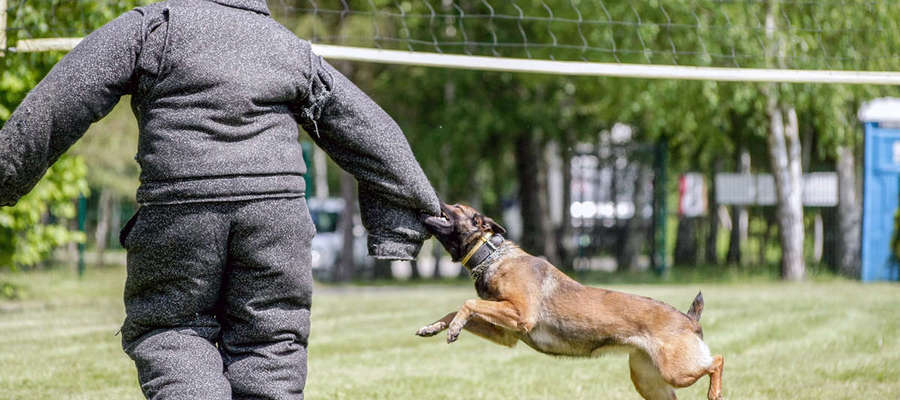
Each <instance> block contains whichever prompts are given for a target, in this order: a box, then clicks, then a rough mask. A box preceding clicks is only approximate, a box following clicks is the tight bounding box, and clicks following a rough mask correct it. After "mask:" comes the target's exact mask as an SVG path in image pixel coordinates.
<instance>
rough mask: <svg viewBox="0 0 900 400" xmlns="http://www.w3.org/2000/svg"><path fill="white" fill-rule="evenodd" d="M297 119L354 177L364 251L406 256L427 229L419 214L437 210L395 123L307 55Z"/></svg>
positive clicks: (432, 194) (434, 197)
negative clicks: (305, 85)
mask: <svg viewBox="0 0 900 400" xmlns="http://www.w3.org/2000/svg"><path fill="white" fill-rule="evenodd" d="M309 59H310V61H309V65H310V71H311V72H310V73H309V74H308V76H309V79H310V80H311V81H310V82H309V84H308V91H307V93H305V96H303V103H304V104H302V105H298V109H299V111H298V117H299V118H298V119H299V121H300V123H301V124H302V125H303V127H304V129H306V130H307V132H309V133H310V136H311V137H312V138H313V140H315V141H316V143H317V144H318V145H319V146H320V147H321V148H322V149H324V150H325V151H326V152H327V153H328V154H329V155H330V156H331V158H332V159H334V160H335V162H337V163H338V165H340V166H341V168H343V169H345V170H346V171H347V172H349V173H351V174H353V176H354V177H356V179H357V181H358V182H359V203H360V212H361V214H362V222H363V225H364V226H365V227H366V230H368V232H369V240H368V244H369V254H370V255H372V256H374V257H376V258H383V259H400V260H411V259H413V258H415V256H416V254H418V252H419V248H420V247H421V245H422V242H423V241H424V240H425V239H427V238H428V233H427V231H426V230H425V227H424V225H423V224H422V222H421V221H420V215H421V214H423V213H425V214H430V215H438V214H440V206H439V203H438V198H437V195H436V194H435V192H434V189H433V188H432V186H431V184H430V183H429V181H428V178H427V177H426V176H425V173H424V172H423V171H422V168H421V167H420V166H419V163H418V162H417V161H416V158H415V156H414V155H413V152H412V150H411V149H410V146H409V143H408V142H407V141H406V137H405V136H404V135H403V132H402V131H401V130H400V127H399V126H398V125H397V123H396V122H394V120H393V119H392V118H391V117H390V116H389V115H388V114H387V113H386V112H385V111H384V110H382V109H381V108H380V107H379V106H378V105H377V104H375V102H374V101H372V99H370V98H369V97H368V96H366V94H365V93H363V92H362V90H360V89H359V88H357V87H356V85H354V84H353V83H352V82H350V80H349V79H347V78H346V77H344V76H343V75H341V73H340V72H338V71H337V70H336V69H334V67H332V66H331V65H329V64H328V63H327V62H325V61H324V60H322V59H321V58H320V57H318V56H316V55H314V54H312V52H311V51H310V57H309Z"/></svg>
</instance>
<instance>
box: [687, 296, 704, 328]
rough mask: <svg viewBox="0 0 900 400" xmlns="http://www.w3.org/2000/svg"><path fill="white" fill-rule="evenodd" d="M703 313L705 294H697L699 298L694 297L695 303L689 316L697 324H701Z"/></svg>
mask: <svg viewBox="0 0 900 400" xmlns="http://www.w3.org/2000/svg"><path fill="white" fill-rule="evenodd" d="M701 313H703V292H697V297H694V302H693V303H691V308H690V309H688V312H687V316H688V317H690V318H691V319H692V320H694V321H696V322H700V314H701Z"/></svg>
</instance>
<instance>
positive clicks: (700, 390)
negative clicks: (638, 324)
mask: <svg viewBox="0 0 900 400" xmlns="http://www.w3.org/2000/svg"><path fill="white" fill-rule="evenodd" d="M123 281H124V269H123V268H110V269H104V270H89V271H88V273H87V275H86V276H85V277H84V278H83V279H81V280H79V279H78V278H77V277H75V276H74V274H73V273H72V272H71V271H69V270H55V271H49V272H27V273H4V274H0V282H6V283H7V284H8V285H7V286H6V289H5V290H4V291H5V292H8V293H9V292H13V291H15V292H17V298H14V299H5V300H0V399H27V400H38V399H53V400H56V399H117V400H118V399H139V398H141V395H140V391H139V390H138V386H137V380H136V376H135V371H134V367H133V365H132V364H131V361H130V360H129V359H128V358H127V357H126V356H125V355H124V353H122V351H121V350H120V347H119V339H120V338H119V337H118V336H116V331H117V330H118V326H119V324H120V323H121V320H122V318H123V308H122V300H121V292H122V285H123ZM9 284H11V285H12V286H9ZM13 287H15V288H16V290H12V289H11V288H13ZM608 287H609V288H612V289H616V290H622V291H627V292H632V293H639V294H642V295H647V296H652V297H655V298H658V299H661V300H664V301H666V302H669V303H671V304H673V305H675V306H676V307H677V308H679V309H685V308H687V306H688V304H689V302H690V301H691V299H692V298H693V296H694V295H695V294H696V292H697V290H698V289H702V290H703V293H704V298H705V299H706V309H705V311H704V313H703V319H702V322H703V328H704V331H705V334H706V340H707V343H708V344H709V346H710V348H711V349H712V350H713V352H714V353H719V354H724V356H725V375H724V377H725V384H724V387H725V397H726V398H730V399H897V398H900V338H898V336H900V286H898V285H895V284H894V285H891V284H860V283H856V282H848V281H833V280H832V281H828V282H818V283H805V284H782V283H766V282H762V283H759V282H755V283H751V284H732V283H715V284H714V283H704V284H678V285H658V284H656V285H630V286H626V285H614V286H608ZM473 296H474V290H472V289H471V287H470V286H468V285H458V286H454V285H439V286H428V287H415V286H410V287H402V288H398V287H378V288H366V287H357V286H352V287H339V288H336V287H324V286H320V287H317V292H316V294H315V297H314V304H313V329H312V337H311V344H310V374H309V380H308V384H307V393H308V394H307V398H308V399H638V398H639V397H638V395H637V393H636V392H635V391H634V389H633V388H632V386H631V381H630V380H629V379H628V369H627V360H626V358H625V356H617V355H611V356H607V357H604V358H599V359H567V358H554V357H550V356H545V355H542V354H538V353H536V352H534V351H532V350H531V349H529V348H528V347H527V346H525V345H521V344H520V345H519V346H517V347H516V348H514V349H508V348H504V347H500V346H496V345H493V344H491V343H489V342H487V341H485V340H482V339H480V338H477V337H474V336H472V335H471V334H467V333H465V332H464V333H463V335H462V336H461V337H460V340H459V341H458V342H456V343H454V344H452V345H447V344H446V343H445V341H444V336H438V337H434V338H428V339H423V338H418V337H416V336H414V335H413V332H414V331H415V330H416V329H417V328H418V327H420V326H422V325H424V324H426V323H429V322H432V321H433V320H434V319H436V318H438V317H440V316H443V315H444V314H445V313H446V312H448V311H451V310H453V309H455V308H456V307H458V306H459V305H460V304H461V303H462V302H463V301H464V300H465V299H467V298H470V297H473ZM707 382H708V381H707V379H705V378H704V379H703V380H701V381H700V382H698V383H697V384H695V385H694V386H693V387H690V388H687V389H682V390H680V391H679V392H678V394H679V396H680V397H681V398H683V399H701V398H705V393H706V385H707Z"/></svg>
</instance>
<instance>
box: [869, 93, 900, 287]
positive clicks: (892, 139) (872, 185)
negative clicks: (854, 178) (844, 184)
mask: <svg viewBox="0 0 900 400" xmlns="http://www.w3.org/2000/svg"><path fill="white" fill-rule="evenodd" d="M859 119H860V121H862V122H863V124H865V130H866V133H865V163H864V168H865V176H864V180H863V187H864V190H863V227H862V274H861V275H862V276H861V279H862V280H863V281H864V282H869V281H886V280H890V281H896V280H898V264H897V260H896V259H894V257H892V252H891V235H892V234H893V233H894V213H895V212H896V211H897V206H898V196H900V99H896V98H884V99H877V100H873V101H871V102H869V103H866V104H864V105H863V106H862V108H861V109H860V110H859Z"/></svg>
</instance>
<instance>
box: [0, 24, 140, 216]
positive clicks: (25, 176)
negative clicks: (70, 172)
mask: <svg viewBox="0 0 900 400" xmlns="http://www.w3.org/2000/svg"><path fill="white" fill-rule="evenodd" d="M142 23H143V16H142V13H141V12H140V11H138V10H135V11H131V12H128V13H126V14H123V15H122V16H120V17H119V18H117V19H115V20H114V21H112V22H110V23H108V24H106V25H104V26H103V27H102V28H100V29H98V30H96V31H94V32H93V33H92V34H90V35H89V36H88V37H86V38H85V39H84V40H82V42H81V43H80V44H79V45H78V46H76V47H75V49H73V50H72V51H71V52H70V53H69V54H67V55H66V56H65V57H63V59H62V60H61V61H60V62H59V63H57V64H56V66H54V67H53V69H52V70H51V71H50V73H49V74H48V75H47V76H46V77H45V78H44V79H43V80H42V81H41V82H40V83H39V84H38V85H37V86H36V87H35V88H34V90H32V91H31V92H30V93H29V94H28V96H26V97H25V100H23V101H22V103H21V104H20V105H19V107H18V108H17V109H16V111H15V112H13V114H12V116H11V117H10V118H9V120H8V121H6V123H5V124H3V128H2V129H0V206H6V205H14V204H15V203H16V202H17V201H18V199H19V198H20V197H21V196H23V195H24V194H25V193H28V192H29V191H30V190H31V188H33V187H34V185H35V184H37V182H38V180H40V178H41V176H43V175H44V173H45V172H46V171H47V169H48V168H50V166H51V165H52V164H53V163H54V162H55V161H56V160H57V159H58V158H59V156H60V155H61V154H62V153H63V152H65V150H66V149H68V148H69V146H71V145H72V144H73V143H74V142H75V141H76V140H78V139H79V138H80V137H81V136H82V135H83V134H84V132H85V131H86V130H87V128H88V127H89V126H90V124H91V123H93V122H95V121H97V120H99V119H100V118H103V117H104V116H105V115H106V114H108V113H109V111H110V110H111V109H112V107H113V106H114V105H115V104H116V102H118V100H119V98H120V97H121V96H122V95H123V94H126V93H128V92H129V91H130V86H131V77H132V73H133V71H134V64H135V60H136V58H137V54H138V53H139V50H140V43H141V40H140V38H141V26H142Z"/></svg>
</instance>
